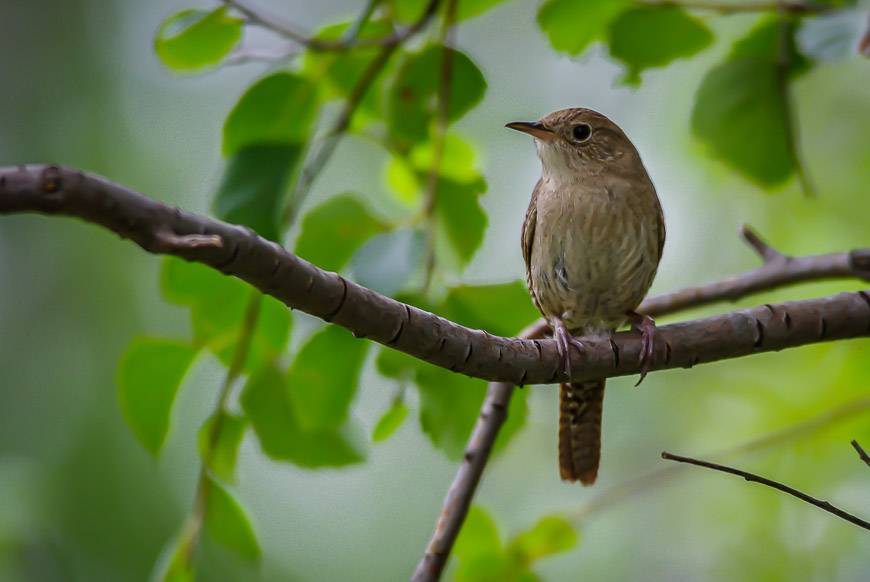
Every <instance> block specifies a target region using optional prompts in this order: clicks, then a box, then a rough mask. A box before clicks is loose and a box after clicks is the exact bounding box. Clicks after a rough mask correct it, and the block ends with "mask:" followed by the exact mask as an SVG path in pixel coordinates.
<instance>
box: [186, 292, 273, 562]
mask: <svg viewBox="0 0 870 582" xmlns="http://www.w3.org/2000/svg"><path fill="white" fill-rule="evenodd" d="M262 299H263V294H262V293H260V292H259V291H257V290H253V291H251V298H250V299H249V300H248V305H247V307H246V308H245V313H244V316H243V319H242V326H241V328H240V329H239V337H238V342H237V344H236V348H235V350H234V352H233V359H232V361H231V362H230V367H229V369H228V370H227V375H226V377H225V378H224V382H223V384H222V385H221V389H220V392H219V394H218V400H217V403H216V404H215V408H214V413H213V417H214V424H212V426H211V430H210V431H209V433H208V442H207V445H206V448H205V451H204V458H203V459H202V464H201V465H200V469H199V477H198V478H197V485H196V494H195V496H194V500H193V508H192V510H191V513H190V516H189V517H188V520H187V522H186V524H185V527H184V528H183V536H184V537H183V541H182V542H181V543H182V544H183V545H184V556H185V559H186V560H187V563H188V565H189V564H191V562H192V560H193V556H194V554H195V552H196V549H197V547H198V546H199V540H200V537H201V534H202V528H203V524H204V521H205V514H206V512H207V509H208V496H209V474H210V472H211V469H210V467H211V464H212V462H213V461H214V455H215V450H216V447H217V444H218V441H219V440H220V435H221V431H222V430H223V423H224V415H225V414H226V413H227V403H228V402H229V398H230V394H232V390H233V386H234V385H235V383H236V380H238V378H239V376H241V374H242V370H243V369H244V366H245V361H246V360H247V359H248V353H249V352H250V349H251V341H252V340H253V337H254V330H255V329H256V327H257V319H258V318H259V315H260V304H261V302H262Z"/></svg>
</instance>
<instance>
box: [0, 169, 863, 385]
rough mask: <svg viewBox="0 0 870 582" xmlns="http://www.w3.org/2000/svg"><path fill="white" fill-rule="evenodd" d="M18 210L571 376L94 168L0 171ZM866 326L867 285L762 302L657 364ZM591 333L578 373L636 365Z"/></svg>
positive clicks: (659, 354)
mask: <svg viewBox="0 0 870 582" xmlns="http://www.w3.org/2000/svg"><path fill="white" fill-rule="evenodd" d="M21 212H40V213H44V214H61V215H68V216H76V217H79V218H82V219H84V220H86V221H89V222H93V223H95V224H99V225H101V226H104V227H106V228H108V229H110V230H112V231H114V232H116V233H117V234H119V235H120V236H121V237H123V238H128V239H130V240H132V241H134V242H136V243H137V244H139V245H140V246H141V247H142V248H143V249H145V250H146V251H149V252H152V253H164V254H172V255H176V256H179V257H182V258H185V259H187V260H192V261H198V262H201V263H204V264H206V265H209V266H211V267H214V268H215V269H218V270H219V271H221V272H223V273H225V274H227V275H233V276H235V277H238V278H239V279H242V280H243V281H246V282H248V283H250V284H251V285H252V286H254V287H256V288H257V289H259V290H260V291H262V292H264V293H266V294H268V295H272V296H273V297H275V298H277V299H279V300H280V301H282V302H283V303H285V304H286V305H287V306H289V307H291V308H294V309H299V310H301V311H304V312H306V313H309V314H311V315H314V316H316V317H319V318H321V319H323V320H325V321H329V322H332V323H335V324H338V325H341V326H343V327H346V328H347V329H349V330H350V331H352V332H353V333H354V334H355V335H356V336H357V337H368V338H370V339H372V340H373V341H376V342H378V343H381V344H383V345H385V346H388V347H391V348H394V349H397V350H399V351H402V352H405V353H407V354H409V355H411V356H414V357H416V358H419V359H422V360H425V361H427V362H429V363H432V364H434V365H436V366H440V367H443V368H447V369H450V370H452V371H455V372H461V373H463V374H466V375H468V376H473V377H476V378H482V379H484V380H490V381H500V382H510V383H513V384H518V385H524V384H552V383H555V382H558V381H567V380H568V379H569V378H567V376H566V375H565V374H564V372H562V368H563V366H562V365H561V363H560V357H559V354H558V352H557V349H556V346H555V345H554V342H553V341H552V340H521V339H515V338H505V337H498V336H493V335H490V334H488V333H486V332H484V331H480V330H474V329H469V328H466V327H463V326H460V325H458V324H456V323H453V322H451V321H448V320H446V319H444V318H441V317H438V316H437V315H434V314H432V313H429V312H426V311H423V310H421V309H417V308H415V307H412V306H410V305H406V304H403V303H400V302H398V301H395V300H393V299H390V298H389V297H384V296H383V295H380V294H378V293H376V292H374V291H372V290H370V289H366V288H364V287H362V286H360V285H357V284H355V283H353V282H352V281H348V280H347V279H345V278H343V277H341V276H340V275H337V274H335V273H328V272H326V271H323V270H321V269H318V268H317V267H316V266H314V265H312V264H310V263H308V262H307V261H305V260H303V259H301V258H299V257H297V256H295V255H293V254H291V253H289V252H288V251H286V250H285V249H283V248H282V247H281V246H279V245H277V244H275V243H273V242H270V241H266V240H264V239H262V238H260V237H258V236H257V235H256V233H254V232H253V231H251V230H250V229H246V228H243V227H240V226H234V225H230V224H227V223H224V222H221V221H219V220H215V219H212V218H208V217H205V216H200V215H196V214H193V213H189V212H185V211H183V210H180V209H178V208H171V207H169V206H167V205H165V204H162V203H160V202H157V201H156V200H152V199H150V198H148V197H146V196H143V195H142V194H139V193H136V192H134V191H132V190H129V189H127V188H124V187H122V186H120V185H117V184H114V183H112V182H110V181H108V180H106V179H105V178H101V177H98V176H95V175H92V174H86V173H84V172H81V171H77V170H73V169H68V168H63V167H59V166H19V167H12V168H0V213H2V214H10V213H21ZM191 235H195V238H190V237H191ZM215 237H217V238H215ZM218 240H219V241H220V244H218ZM205 241H208V244H202V243H204V242H205ZM194 242H195V244H194ZM868 256H870V250H868V249H865V250H861V251H853V252H852V253H848V255H842V254H837V255H827V257H828V259H820V260H821V261H822V262H826V261H827V262H829V263H830V264H828V265H827V266H828V267H830V268H829V269H828V272H834V271H837V269H835V268H834V267H832V266H831V265H833V264H837V265H841V266H842V264H843V263H842V262H843V261H849V263H848V264H849V265H850V269H851V270H852V274H853V275H854V276H860V277H861V278H864V279H865V280H866V279H870V269H867V258H868ZM669 301H670V300H669ZM665 303H668V301H666V302H665ZM652 304H653V305H654V304H655V301H653V302H652ZM659 313H660V312H659ZM868 335H870V291H859V292H855V293H841V294H839V295H835V296H831V297H822V298H818V299H808V300H804V301H795V302H790V303H783V304H781V305H763V306H759V307H754V308H751V309H742V310H738V311H734V312H731V313H726V314H723V315H718V316H715V317H709V318H706V319H699V320H695V321H689V322H685V323H678V324H673V325H668V326H664V327H661V328H659V332H658V334H657V336H658V337H657V340H658V341H657V345H656V362H655V365H653V366H652V369H653V370H663V369H669V368H678V367H686V368H689V367H692V366H695V365H697V364H701V363H707V362H713V361H717V360H723V359H728V358H736V357H740V356H745V355H750V354H755V353H761V352H765V351H773V350H781V349H785V348H790V347H797V346H801V345H806V344H811V343H817V342H822V341H829V340H835V339H846V338H856V337H865V336H868ZM583 342H584V344H585V345H586V350H585V353H583V354H582V355H581V354H576V353H575V354H573V355H572V357H573V358H574V361H573V362H572V366H571V368H572V370H573V373H572V376H571V378H570V380H572V381H575V382H579V381H583V380H586V379H590V378H605V377H607V378H609V377H615V376H626V375H631V374H636V373H638V372H639V369H640V366H639V355H640V337H639V334H637V333H635V332H621V333H617V334H615V335H614V336H613V339H612V340H609V339H606V338H584V339H583Z"/></svg>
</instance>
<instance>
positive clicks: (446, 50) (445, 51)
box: [421, 0, 457, 295]
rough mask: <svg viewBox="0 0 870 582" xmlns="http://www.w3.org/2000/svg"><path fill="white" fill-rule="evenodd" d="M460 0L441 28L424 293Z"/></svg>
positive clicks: (450, 1)
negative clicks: (457, 9)
mask: <svg viewBox="0 0 870 582" xmlns="http://www.w3.org/2000/svg"><path fill="white" fill-rule="evenodd" d="M456 6H457V0H447V9H446V11H445V14H444V24H443V25H442V27H441V34H440V41H441V51H442V53H441V68H440V72H439V77H440V82H439V83H438V116H437V118H436V120H435V136H434V140H433V143H432V167H431V168H430V169H429V181H428V185H427V188H426V198H425V200H424V201H423V217H424V220H425V224H426V257H425V270H424V272H423V284H422V286H421V293H423V294H424V295H425V294H426V293H427V292H428V290H429V287H430V285H431V284H432V275H433V274H434V271H435V231H436V226H437V225H436V220H435V208H436V206H437V203H438V177H439V175H440V173H441V161H442V159H443V157H444V143H445V141H446V140H447V126H448V124H449V123H450V91H451V87H452V85H453V50H452V45H453V35H454V27H453V25H454V24H455V23H456Z"/></svg>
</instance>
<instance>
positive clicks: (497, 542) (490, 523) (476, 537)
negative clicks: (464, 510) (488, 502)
mask: <svg viewBox="0 0 870 582" xmlns="http://www.w3.org/2000/svg"><path fill="white" fill-rule="evenodd" d="M502 551H503V548H502V544H501V536H500V535H499V533H498V526H497V525H496V524H495V521H494V520H493V518H492V516H491V515H490V514H489V512H487V511H486V510H485V509H484V508H482V507H481V506H479V505H472V506H471V508H470V509H469V510H468V515H467V516H466V517H465V523H464V524H463V526H462V530H461V531H460V532H459V536H458V537H457V538H456V548H455V550H454V552H455V553H456V556H457V557H459V558H460V559H462V558H467V557H470V556H473V555H475V554H498V553H501V552H502Z"/></svg>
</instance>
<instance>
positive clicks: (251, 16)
mask: <svg viewBox="0 0 870 582" xmlns="http://www.w3.org/2000/svg"><path fill="white" fill-rule="evenodd" d="M223 3H224V4H225V5H226V6H228V7H230V8H234V9H235V10H236V11H238V12H239V13H240V14H241V15H242V16H244V17H245V20H247V22H248V23H249V24H253V25H256V26H259V27H262V28H265V29H266V30H271V31H272V32H274V33H275V34H278V35H279V36H283V37H284V38H287V39H289V40H292V41H293V42H296V43H298V44H300V45H302V46H304V47H306V48H308V49H311V50H313V51H339V52H340V51H346V50H350V49H352V48H356V47H373V46H389V45H393V46H396V45H398V44H401V43H402V42H404V41H405V40H406V39H408V38H410V37H412V36H414V35H415V34H417V33H418V32H420V31H421V30H422V29H423V28H425V27H426V25H427V24H429V21H430V20H432V17H433V16H435V13H436V12H437V10H438V4H439V3H440V0H429V4H427V5H426V8H425V9H424V10H423V12H422V14H420V16H419V18H418V19H417V20H416V21H415V22H413V23H412V24H411V25H409V26H408V27H407V28H404V29H401V30H397V31H396V32H394V33H392V34H390V35H387V36H384V37H380V38H367V39H361V38H359V35H358V33H359V31H360V30H359V29H360V28H361V26H360V27H357V23H359V22H363V23H364V22H365V20H367V19H368V18H369V17H370V16H371V14H372V12H373V11H374V9H375V8H376V6H374V3H373V2H369V3H367V4H366V6H365V8H364V9H363V12H362V13H361V15H360V18H358V19H357V21H356V23H354V27H352V28H351V29H349V33H348V34H347V35H345V36H344V37H343V38H341V39H339V40H327V39H322V38H317V37H314V36H308V35H306V34H305V33H302V32H299V31H298V30H296V29H294V28H293V27H291V26H289V25H286V24H282V23H280V22H278V21H277V20H276V19H275V18H273V17H270V16H266V15H264V14H263V13H262V12H260V11H259V10H257V9H255V8H252V7H250V6H248V4H247V2H240V1H239V0H223Z"/></svg>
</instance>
